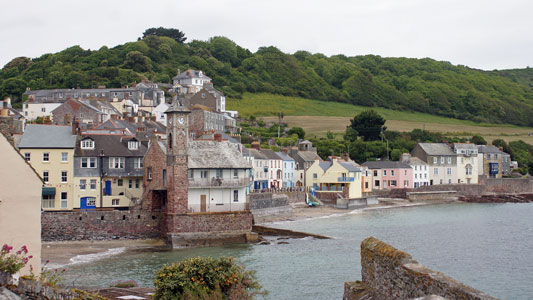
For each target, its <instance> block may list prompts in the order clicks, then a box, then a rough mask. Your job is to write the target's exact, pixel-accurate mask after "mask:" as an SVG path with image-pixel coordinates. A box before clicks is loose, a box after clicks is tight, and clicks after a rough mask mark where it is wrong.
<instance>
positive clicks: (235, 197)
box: [233, 190, 239, 202]
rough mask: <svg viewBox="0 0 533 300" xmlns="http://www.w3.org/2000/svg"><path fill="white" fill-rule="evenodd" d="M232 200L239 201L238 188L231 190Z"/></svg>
mask: <svg viewBox="0 0 533 300" xmlns="http://www.w3.org/2000/svg"><path fill="white" fill-rule="evenodd" d="M233 202H239V190H233Z"/></svg>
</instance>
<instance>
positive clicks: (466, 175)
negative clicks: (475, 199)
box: [453, 143, 479, 184]
mask: <svg viewBox="0 0 533 300" xmlns="http://www.w3.org/2000/svg"><path fill="white" fill-rule="evenodd" d="M453 151H454V152H455V153H456V154H457V183H467V184H476V183H478V166H479V162H478V148H477V146H476V145H475V144H469V143H465V144H463V143H455V144H454V145H453Z"/></svg>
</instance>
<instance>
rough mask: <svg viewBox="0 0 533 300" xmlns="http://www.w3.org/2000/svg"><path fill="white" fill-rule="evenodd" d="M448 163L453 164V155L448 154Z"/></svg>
mask: <svg viewBox="0 0 533 300" xmlns="http://www.w3.org/2000/svg"><path fill="white" fill-rule="evenodd" d="M448 164H449V165H451V164H452V157H451V156H448Z"/></svg>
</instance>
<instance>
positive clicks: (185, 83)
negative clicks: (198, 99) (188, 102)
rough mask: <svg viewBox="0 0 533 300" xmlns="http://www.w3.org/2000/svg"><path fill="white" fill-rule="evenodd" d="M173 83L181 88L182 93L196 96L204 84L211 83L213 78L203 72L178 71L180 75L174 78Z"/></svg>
mask: <svg viewBox="0 0 533 300" xmlns="http://www.w3.org/2000/svg"><path fill="white" fill-rule="evenodd" d="M172 81H173V84H174V86H175V87H177V86H181V89H182V93H184V94H194V93H197V92H198V91H200V90H201V89H202V88H203V86H204V83H210V82H211V78H209V77H207V76H206V75H205V74H204V72H202V71H197V70H192V69H189V70H187V71H185V72H183V73H181V72H180V70H178V75H176V76H174V78H172Z"/></svg>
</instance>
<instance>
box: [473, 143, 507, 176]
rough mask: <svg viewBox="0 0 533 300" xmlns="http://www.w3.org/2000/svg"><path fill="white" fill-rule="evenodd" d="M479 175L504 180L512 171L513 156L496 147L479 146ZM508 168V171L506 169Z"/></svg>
mask: <svg viewBox="0 0 533 300" xmlns="http://www.w3.org/2000/svg"><path fill="white" fill-rule="evenodd" d="M477 149H478V153H479V154H478V156H477V158H478V175H486V176H488V177H490V178H502V176H503V175H506V174H508V173H509V171H510V163H511V156H510V155H509V154H507V153H505V152H503V151H501V150H500V149H498V147H495V146H490V145H478V146H477ZM506 168H507V169H506Z"/></svg>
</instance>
